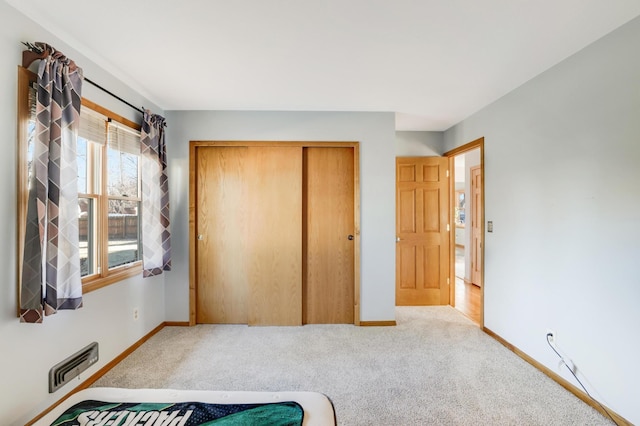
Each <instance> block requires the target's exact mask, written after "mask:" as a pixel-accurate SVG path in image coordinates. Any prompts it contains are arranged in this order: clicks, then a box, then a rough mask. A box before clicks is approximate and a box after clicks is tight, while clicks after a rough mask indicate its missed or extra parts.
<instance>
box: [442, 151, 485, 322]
mask: <svg viewBox="0 0 640 426" xmlns="http://www.w3.org/2000/svg"><path fill="white" fill-rule="evenodd" d="M444 155H445V156H446V157H448V158H449V161H450V167H451V169H452V170H453V176H452V179H451V184H450V188H451V194H452V204H451V216H452V223H453V224H454V226H453V228H454V232H453V233H452V235H451V240H452V243H451V246H452V250H451V252H452V255H451V259H452V260H453V262H451V276H452V277H453V279H452V280H451V281H452V283H453V285H452V286H451V290H450V291H451V296H450V299H451V305H452V306H453V307H455V308H456V309H457V310H459V311H460V312H462V313H463V314H464V315H466V316H467V317H468V318H469V319H471V320H472V321H473V322H474V323H476V324H477V325H478V326H480V327H482V326H483V323H484V319H483V314H484V312H483V309H484V308H483V307H484V304H483V293H484V291H483V290H484V283H483V276H484V274H483V269H484V195H483V194H484V162H483V158H484V139H483V138H481V139H478V140H476V141H473V142H471V143H469V144H466V145H464V146H462V147H460V148H457V149H455V150H453V151H449V152H447V153H445V154H444Z"/></svg>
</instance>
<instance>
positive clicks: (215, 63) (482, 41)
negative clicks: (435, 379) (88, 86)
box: [6, 0, 640, 131]
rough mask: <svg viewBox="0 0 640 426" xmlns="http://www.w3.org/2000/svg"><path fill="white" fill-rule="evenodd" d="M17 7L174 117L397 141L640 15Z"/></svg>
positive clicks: (70, 2)
mask: <svg viewBox="0 0 640 426" xmlns="http://www.w3.org/2000/svg"><path fill="white" fill-rule="evenodd" d="M6 1H7V2H8V3H10V4H12V5H13V6H14V7H16V8H17V9H19V10H21V11H22V12H23V13H25V14H26V15H27V16H30V17H31V18H32V19H34V20H35V21H37V22H38V23H39V24H40V25H42V26H43V27H45V28H46V29H48V30H49V31H51V32H53V33H54V34H55V35H57V36H58V37H60V38H61V39H62V40H63V41H65V42H66V43H68V44H70V45H71V46H73V47H74V48H75V49H77V50H79V51H80V52H81V53H83V54H84V55H86V56H87V57H89V58H90V59H91V60H93V61H94V62H96V63H97V64H98V65H100V66H101V67H102V68H104V69H106V70H107V71H110V72H111V73H113V74H114V75H115V76H116V77H119V78H121V79H122V80H123V81H124V82H125V83H127V84H128V85H129V86H131V87H132V88H133V89H135V90H137V91H139V92H140V93H141V94H143V95H145V96H146V97H148V98H149V99H150V100H151V101H153V102H155V103H156V104H158V105H159V106H160V107H161V108H163V109H165V110H194V109H196V110H197V109H203V110H285V111H297V110H303V111H392V112H396V128H397V129H398V130H438V131H439V130H445V129H447V128H449V127H450V126H452V125H454V124H456V123H458V122H459V121H461V120H463V119H464V118H466V117H468V116H469V115H471V114H473V113H474V112H476V111H478V110H479V109H481V108H482V107H484V106H486V105H488V104H489V103H491V102H493V101H495V100H496V99H498V98H499V97H501V96H503V95H505V94H506V93H508V92H509V91H511V90H513V89H514V88H516V87H518V86H519V85H521V84H523V83H524V82H526V81H527V80H529V79H531V78H532V77H534V76H536V75H537V74H539V73H541V72H543V71H544V70H546V69H548V68H549V67H551V66H553V65H554V64H556V63H558V62H560V61H561V60H563V59H564V58H566V57H568V56H570V55H571V54H573V53H575V52H577V51H578V50H580V49H582V48H583V47H585V46H586V45H588V44H590V43H591V42H593V41H595V40H597V39H598V38H600V37H602V36H603V35H605V34H607V33H608V32H610V31H612V30H614V29H615V28H617V27H619V26H620V25H622V24H624V23H626V22H628V21H629V20H631V19H633V18H634V17H636V16H638V15H640V1H638V0H393V1H391V0H315V1H310V0H182V1H176V0H135V1H131V0H109V1H88V0H56V1H55V2H52V1H51V0H6ZM29 41H47V40H29ZM79 65H80V66H82V64H79ZM88 77H89V78H90V77H91V76H90V75H88Z"/></svg>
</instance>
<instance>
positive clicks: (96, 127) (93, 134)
mask: <svg viewBox="0 0 640 426" xmlns="http://www.w3.org/2000/svg"><path fill="white" fill-rule="evenodd" d="M78 136H80V137H81V138H84V139H86V140H88V141H91V142H95V143H98V144H100V145H104V143H105V141H106V140H107V117H105V116H104V115H102V114H100V113H99V112H96V111H94V110H92V109H89V108H80V126H79V127H78Z"/></svg>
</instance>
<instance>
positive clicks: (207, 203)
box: [196, 147, 250, 324]
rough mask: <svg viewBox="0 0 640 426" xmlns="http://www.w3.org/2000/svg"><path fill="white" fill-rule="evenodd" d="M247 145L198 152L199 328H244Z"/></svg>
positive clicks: (245, 306)
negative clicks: (226, 325) (230, 325)
mask: <svg viewBox="0 0 640 426" xmlns="http://www.w3.org/2000/svg"><path fill="white" fill-rule="evenodd" d="M247 153H248V149H247V148H246V147H206V148H200V149H198V154H197V163H196V170H197V188H196V190H197V193H196V200H197V201H196V202H197V205H198V208H197V215H196V223H197V231H196V232H197V234H198V237H197V241H196V245H197V246H196V247H197V248H196V254H197V260H196V262H197V271H196V272H197V287H196V293H197V298H196V300H197V303H196V307H197V309H196V322H197V323H199V324H202V323H204V324H246V323H247V321H248V296H249V285H248V280H247V269H248V258H247V254H246V252H247V244H246V241H247V219H248V214H249V207H250V206H249V204H248V202H247V176H246V167H245V162H246V160H247Z"/></svg>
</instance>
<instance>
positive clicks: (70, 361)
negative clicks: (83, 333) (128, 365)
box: [49, 342, 98, 393]
mask: <svg viewBox="0 0 640 426" xmlns="http://www.w3.org/2000/svg"><path fill="white" fill-rule="evenodd" d="M96 362H98V342H93V343H91V344H90V345H88V346H87V347H85V348H83V349H80V350H79V351H78V352H76V353H75V354H73V355H71V356H70V357H69V358H67V359H65V360H64V361H62V362H59V363H57V364H56V365H54V366H53V367H51V370H49V393H53V392H55V391H57V390H58V388H60V387H62V386H64V385H65V384H66V383H67V382H68V381H69V380H71V379H74V378H76V377H78V376H79V375H80V373H82V372H83V371H84V370H86V369H87V368H89V367H90V366H92V365H93V364H95V363H96Z"/></svg>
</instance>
